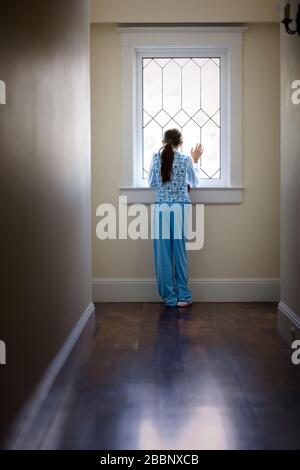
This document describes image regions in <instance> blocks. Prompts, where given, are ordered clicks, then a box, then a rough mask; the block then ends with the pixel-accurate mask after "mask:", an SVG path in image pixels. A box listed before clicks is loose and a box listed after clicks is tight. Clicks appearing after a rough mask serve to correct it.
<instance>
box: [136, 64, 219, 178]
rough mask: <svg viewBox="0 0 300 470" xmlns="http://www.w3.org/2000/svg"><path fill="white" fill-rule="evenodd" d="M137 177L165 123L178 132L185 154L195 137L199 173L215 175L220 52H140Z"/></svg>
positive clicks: (157, 144) (145, 168) (157, 143)
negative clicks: (149, 54) (199, 151)
mask: <svg viewBox="0 0 300 470" xmlns="http://www.w3.org/2000/svg"><path fill="white" fill-rule="evenodd" d="M142 68H143V74H142V77H143V78H142V84H143V93H142V95H143V96H142V101H143V124H142V125H143V133H142V134H143V135H142V141H143V144H142V147H143V179H146V178H147V175H148V170H149V165H150V162H151V158H152V155H153V153H154V152H156V151H157V150H158V149H159V148H160V147H161V145H162V144H161V141H162V138H163V134H164V132H165V131H166V130H167V129H170V128H177V129H179V130H180V131H181V132H182V134H183V140H184V143H183V146H182V148H181V151H182V152H183V153H185V154H187V155H189V154H190V150H191V148H192V147H194V146H195V144H196V143H197V142H201V143H202V145H203V147H204V149H205V152H204V154H203V157H202V162H201V166H200V176H201V178H203V179H206V180H208V179H210V180H217V179H220V178H221V171H222V169H221V118H220V114H221V92H220V89H221V87H220V84H221V59H220V57H180V58H179V57H178V58H176V57H163V58H162V57H143V58H142Z"/></svg>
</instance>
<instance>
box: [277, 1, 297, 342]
mask: <svg viewBox="0 0 300 470" xmlns="http://www.w3.org/2000/svg"><path fill="white" fill-rule="evenodd" d="M282 3H283V2H282ZM291 3H292V5H293V6H294V11H295V12H296V8H297V5H298V1H296V0H293V2H291ZM299 50H300V38H299V36H297V35H294V36H289V35H288V34H287V33H286V32H285V30H284V28H283V27H282V30H281V84H282V90H281V122H282V129H281V301H282V302H283V303H284V304H285V305H286V306H287V307H288V308H289V309H290V310H291V312H293V314H294V315H295V316H297V317H298V327H299V325H300V291H299V282H300V219H299V215H300V134H299V130H300V104H298V105H295V104H292V101H291V94H292V90H291V85H292V82H293V81H294V80H300V55H299ZM286 336H287V337H290V332H289V335H286Z"/></svg>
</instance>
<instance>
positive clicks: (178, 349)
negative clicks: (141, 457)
mask: <svg viewBox="0 0 300 470" xmlns="http://www.w3.org/2000/svg"><path fill="white" fill-rule="evenodd" d="M290 356H291V352H290V350H289V348H288V347H287V346H286V344H285V343H284V342H283V340H282V339H281V338H280V337H279V336H278V334H277V331H276V305H275V304H270V303H237V304H232V303H230V304H213V303H211V304H194V305H193V307H192V309H191V310H190V311H189V312H184V311H182V312H177V311H176V309H173V310H169V311H168V310H164V308H163V306H162V305H160V304H98V305H97V307H96V329H95V333H94V335H93V338H92V340H91V341H90V342H89V344H88V349H87V351H86V352H85V354H84V356H83V359H82V361H81V364H80V367H79V370H78V371H77V373H76V375H75V377H74V380H73V385H72V387H71V388H70V383H71V382H70V378H68V379H66V375H64V372H63V373H62V377H61V378H60V380H59V385H57V384H56V389H55V387H54V390H52V392H51V394H50V396H49V397H48V399H47V402H46V403H45V406H44V411H43V413H42V415H43V419H44V422H45V416H47V414H48V423H49V424H48V426H47V430H46V431H45V432H44V434H43V433H40V430H41V428H40V427H39V423H37V428H38V429H39V432H38V439H37V441H36V443H35V446H36V448H39V449H94V450H96V449H97V450H101V449H106V450H114V449H123V450H125V449H145V450H151V449H157V450H158V449H161V450H165V449H187V450H188V449H276V448H277V449H278V448H281V449H295V448H299V447H300V405H299V398H298V396H299V386H300V374H299V368H296V367H295V366H293V365H292V363H291V357H290ZM68 381H69V382H68ZM57 387H59V388H57ZM62 388H64V390H65V392H64V394H62ZM63 397H64V398H63ZM54 402H55V403H56V404H55V406H56V407H57V408H56V411H55V412H53V406H54V405H53V403H54ZM30 445H32V442H31V443H29V444H28V446H29V447H30Z"/></svg>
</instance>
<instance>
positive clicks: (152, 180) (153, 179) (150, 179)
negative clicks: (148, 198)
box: [148, 154, 156, 188]
mask: <svg viewBox="0 0 300 470" xmlns="http://www.w3.org/2000/svg"><path fill="white" fill-rule="evenodd" d="M154 155H155V154H154ZM154 155H153V157H152V162H151V165H150V170H149V173H148V184H149V186H150V187H151V188H154V187H155V186H156V175H155V171H154Z"/></svg>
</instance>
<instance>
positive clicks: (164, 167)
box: [160, 129, 182, 183]
mask: <svg viewBox="0 0 300 470" xmlns="http://www.w3.org/2000/svg"><path fill="white" fill-rule="evenodd" d="M163 143H164V146H163V147H162V148H161V149H160V150H162V152H161V177H162V182H163V183H167V182H168V181H170V180H171V175H172V167H173V160H174V147H178V146H179V145H182V134H181V132H180V131H179V130H178V129H168V130H167V131H166V132H165V133H164V139H163Z"/></svg>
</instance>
